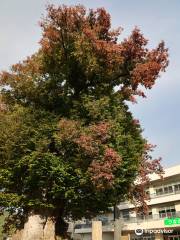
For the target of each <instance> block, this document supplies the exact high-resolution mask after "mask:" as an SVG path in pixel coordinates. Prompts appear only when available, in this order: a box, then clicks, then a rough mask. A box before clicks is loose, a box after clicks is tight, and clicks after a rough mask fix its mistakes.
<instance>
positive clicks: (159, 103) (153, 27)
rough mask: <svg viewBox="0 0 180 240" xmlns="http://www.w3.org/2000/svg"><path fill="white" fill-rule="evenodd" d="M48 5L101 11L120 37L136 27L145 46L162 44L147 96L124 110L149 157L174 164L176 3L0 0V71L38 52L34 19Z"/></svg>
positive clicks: (179, 60) (179, 80)
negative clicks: (149, 147) (164, 63)
mask: <svg viewBox="0 0 180 240" xmlns="http://www.w3.org/2000/svg"><path fill="white" fill-rule="evenodd" d="M48 3H54V4H66V5H77V4H83V5H84V6H86V7H87V8H97V7H105V8H106V10H107V11H108V12H109V13H110V14H111V19H112V26H113V27H117V26H121V27H123V28H124V31H123V33H122V39H123V38H124V37H127V36H128V35H129V34H130V33H131V31H132V29H133V28H134V27H135V26H138V27H139V28H140V29H141V31H142V32H143V33H144V36H145V37H146V38H148V39H149V47H150V48H154V47H156V45H157V44H158V43H159V42H160V41H161V40H164V41H165V43H166V46H167V47H168V48H169V55H170V56H169V60H170V64H169V67H168V69H167V71H166V73H163V74H162V75H161V77H160V78H159V79H158V80H157V83H156V85H155V86H154V88H153V89H152V90H150V91H147V92H146V95H147V98H146V99H139V100H138V104H134V105H133V104H131V105H130V110H131V111H132V112H133V115H134V117H135V118H138V119H139V120H140V123H141V125H142V128H143V129H144V132H143V135H144V137H146V138H147V139H148V140H149V142H151V143H153V144H156V145H157V147H156V149H155V151H154V153H153V157H159V156H160V157H162V165H163V166H164V167H170V166H174V165H177V164H180V157H179V150H180V126H179V124H180V20H179V18H180V1H179V0H171V1H170V0H146V1H145V0H111V1H109V0H88V1H86V0H81V1H77V0H66V1H65V0H64V1H62V0H52V1H46V0H31V1H28V0H13V1H12V0H0V70H8V69H9V67H10V66H11V65H12V64H14V63H17V62H19V61H20V60H23V59H24V58H26V56H29V55H31V54H33V53H34V52H35V51H36V50H37V49H38V48H39V44H38V42H39V40H40V37H41V30H40V27H39V26H38V21H39V20H40V19H41V17H42V14H44V13H45V6H46V5H47V4H48Z"/></svg>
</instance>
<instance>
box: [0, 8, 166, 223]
mask: <svg viewBox="0 0 180 240" xmlns="http://www.w3.org/2000/svg"><path fill="white" fill-rule="evenodd" d="M40 26H41V28H42V38H41V40H40V48H39V50H38V51H37V52H36V53H35V54H34V55H32V56H30V57H28V58H27V59H26V60H24V61H22V62H20V63H18V64H15V65H13V66H12V67H11V70H10V71H4V72H2V73H1V77H0V86H1V90H0V92H1V93H0V97H1V99H0V101H1V105H0V106H1V111H0V132H1V138H0V186H1V189H2V190H1V192H0V205H1V206H3V207H8V209H9V211H11V215H10V216H9V221H10V220H11V219H10V218H11V217H12V218H15V219H16V220H17V221H16V224H17V225H18V224H20V222H21V221H20V222H19V220H22V219H21V218H22V217H24V216H25V215H26V214H28V212H30V211H32V210H33V211H34V212H40V213H41V214H47V212H48V214H51V215H52V216H54V217H55V219H56V221H57V223H58V222H59V221H60V219H61V218H67V217H71V218H75V219H78V218H81V217H83V216H85V217H91V216H93V215H96V214H97V213H98V212H102V211H105V210H107V209H108V207H110V206H113V205H114V204H116V203H118V202H119V201H120V200H123V199H131V200H133V201H136V202H138V203H143V202H144V200H145V199H147V196H146V195H145V192H144V188H145V186H146V184H147V182H148V174H149V173H152V172H157V173H159V172H161V171H162V168H161V166H160V163H159V159H158V160H153V159H152V158H151V156H150V154H149V152H150V151H151V150H152V147H153V146H152V145H150V144H148V142H147V140H146V139H144V138H143V137H142V129H141V126H140V123H139V122H138V120H136V119H134V118H133V116H132V114H131V112H130V111H129V107H128V104H127V102H128V101H133V102H134V101H136V100H135V97H136V96H142V97H145V93H144V91H142V89H151V88H152V87H153V85H154V84H155V82H156V80H157V79H158V77H159V76H160V73H161V72H164V71H165V69H166V67H167V65H168V50H167V48H165V44H164V42H161V43H159V45H158V46H157V47H156V48H154V49H148V47H147V44H148V41H147V39H146V38H144V36H143V34H142V33H141V31H140V30H139V29H138V28H135V29H134V30H133V31H132V33H131V35H130V36H129V37H128V38H126V39H124V40H120V37H121V31H122V29H121V28H118V29H115V30H113V29H112V28H111V18H110V15H109V13H107V12H106V10H105V9H104V8H99V9H96V10H92V9H90V10H86V8H85V7H83V6H80V5H78V6H72V7H68V6H59V7H56V6H54V5H49V6H48V7H47V16H45V17H44V18H43V19H42V20H41V22H40ZM137 178H138V179H139V182H140V184H139V185H136V186H135V185H134V181H135V179H137ZM17 209H19V211H17ZM22 211H23V214H22ZM14 222H15V221H14Z"/></svg>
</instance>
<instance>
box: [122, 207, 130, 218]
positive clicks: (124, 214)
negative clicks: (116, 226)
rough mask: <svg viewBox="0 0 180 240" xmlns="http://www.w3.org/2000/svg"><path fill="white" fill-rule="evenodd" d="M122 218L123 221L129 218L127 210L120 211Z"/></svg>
mask: <svg viewBox="0 0 180 240" xmlns="http://www.w3.org/2000/svg"><path fill="white" fill-rule="evenodd" d="M122 217H123V219H125V220H128V219H129V218H130V215H129V209H124V210H122Z"/></svg>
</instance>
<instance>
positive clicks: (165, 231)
mask: <svg viewBox="0 0 180 240" xmlns="http://www.w3.org/2000/svg"><path fill="white" fill-rule="evenodd" d="M157 233H162V234H169V233H173V229H165V228H163V229H140V228H138V229H135V234H136V235H137V236H141V235H143V234H157Z"/></svg>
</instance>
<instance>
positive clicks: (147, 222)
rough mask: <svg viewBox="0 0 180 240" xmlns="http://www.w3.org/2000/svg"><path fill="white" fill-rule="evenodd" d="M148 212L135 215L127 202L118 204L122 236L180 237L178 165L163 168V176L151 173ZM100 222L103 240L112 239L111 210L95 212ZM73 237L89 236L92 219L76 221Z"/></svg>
mask: <svg viewBox="0 0 180 240" xmlns="http://www.w3.org/2000/svg"><path fill="white" fill-rule="evenodd" d="M147 191H148V194H149V195H150V198H151V200H150V201H148V203H147V204H148V205H149V213H148V215H147V216H143V215H137V214H136V212H135V211H134V206H133V205H132V204H130V203H129V202H123V203H120V204H119V205H118V215H119V220H118V221H119V224H120V226H121V235H122V239H128V240H139V239H141V240H163V239H164V240H180V165H178V166H174V167H170V168H167V169H165V174H164V178H163V179H161V178H160V177H159V176H158V175H155V174H153V175H151V183H150V187H149V189H148V190H147ZM97 218H99V219H100V220H101V221H102V224H103V240H113V239H114V238H113V236H114V221H113V213H112V212H111V213H108V214H105V215H103V216H98V217H97ZM74 239H79V240H91V222H89V221H87V220H84V222H83V223H82V221H81V222H80V223H76V224H75V228H74Z"/></svg>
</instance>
